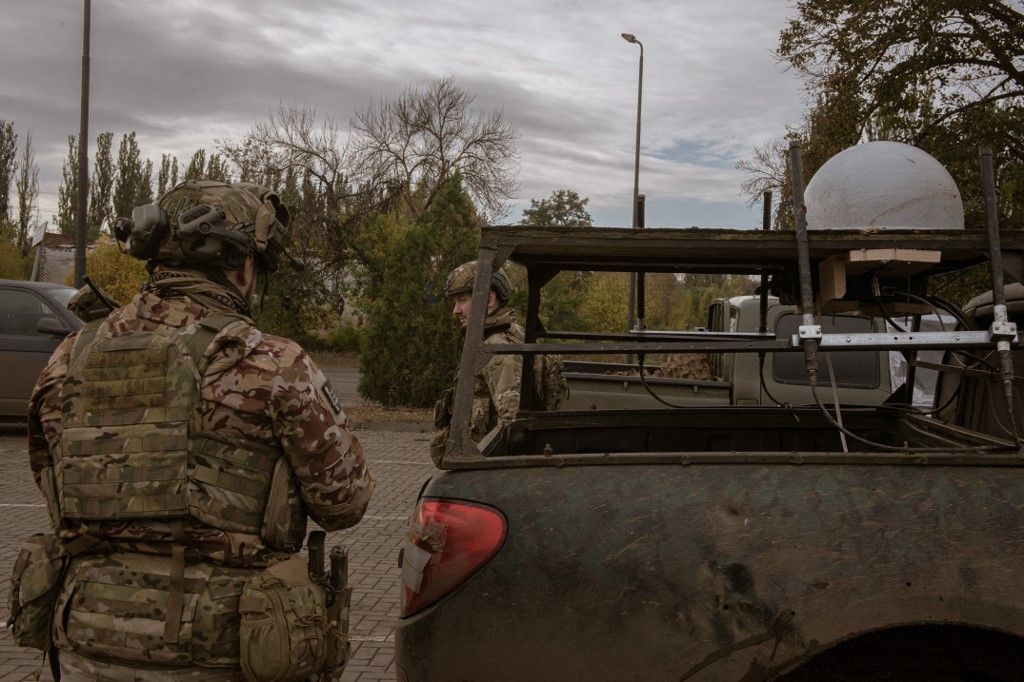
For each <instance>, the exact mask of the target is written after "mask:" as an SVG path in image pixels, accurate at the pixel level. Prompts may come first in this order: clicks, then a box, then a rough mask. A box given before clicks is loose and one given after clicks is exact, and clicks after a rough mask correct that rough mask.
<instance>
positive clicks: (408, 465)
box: [0, 425, 435, 682]
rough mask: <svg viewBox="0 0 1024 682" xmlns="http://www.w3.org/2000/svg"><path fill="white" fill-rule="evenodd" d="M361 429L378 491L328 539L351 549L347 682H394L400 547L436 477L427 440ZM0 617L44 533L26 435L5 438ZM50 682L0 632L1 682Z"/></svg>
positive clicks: (36, 659)
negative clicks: (22, 561)
mask: <svg viewBox="0 0 1024 682" xmlns="http://www.w3.org/2000/svg"><path fill="white" fill-rule="evenodd" d="M418 428H419V425H416V426H415V427H411V430H407V431H382V430H369V429H363V430H359V431H358V432H357V435H358V437H359V439H360V440H361V441H362V443H363V446H364V448H365V451H366V456H367V460H368V461H369V463H370V469H371V471H373V474H374V476H375V477H376V479H377V488H376V491H375V492H374V496H373V500H372V501H371V502H370V507H369V509H368V510H367V512H366V516H365V517H364V518H363V521H362V523H360V524H359V525H358V526H356V527H355V528H352V529H349V530H344V531H339V532H336V533H331V534H329V535H328V539H327V547H328V550H329V549H330V547H332V546H334V544H335V543H337V542H346V543H348V546H349V556H350V567H349V576H350V584H351V585H352V587H353V588H354V592H353V596H352V622H351V628H350V637H351V640H352V649H353V653H352V658H351V660H350V662H349V665H348V668H347V669H346V671H345V675H344V677H343V678H342V679H343V680H352V681H353V682H354V681H361V680H394V679H395V673H394V665H393V663H392V660H393V653H394V623H395V620H396V619H397V617H398V575H399V571H398V549H399V546H400V543H401V538H402V536H403V533H404V531H405V529H406V526H407V525H408V520H409V512H410V510H411V509H412V503H413V501H414V500H415V499H416V494H417V493H418V492H419V490H420V487H421V486H422V485H423V482H424V481H425V480H426V479H427V478H428V477H429V476H430V475H431V474H432V472H433V471H435V469H434V466H433V464H431V462H430V454H429V450H428V445H427V444H428V438H429V434H428V433H425V432H422V431H420V430H418ZM0 471H2V472H3V476H2V478H0V619H2V621H3V622H6V620H7V616H8V612H7V593H8V590H9V586H10V584H9V579H10V573H11V565H12V564H13V563H14V559H15V557H16V556H17V553H18V547H19V543H20V541H21V539H23V538H24V537H26V536H28V535H31V534H32V533H36V532H40V531H42V530H44V529H45V527H46V525H47V522H46V515H45V511H44V510H43V508H42V500H41V498H40V496H39V493H38V491H37V489H36V487H35V484H34V483H33V481H32V474H31V472H30V471H29V468H28V457H27V454H26V449H25V441H24V437H23V436H21V435H20V433H18V432H16V431H5V432H0ZM40 668H43V669H44V671H43V676H42V677H41V678H39V679H44V680H49V679H50V677H49V674H48V671H47V670H46V669H45V668H46V666H45V665H43V662H42V658H41V654H40V653H39V652H38V651H35V650H32V649H20V648H18V647H16V646H14V644H13V642H12V641H11V637H10V633H9V632H8V630H7V629H6V627H5V628H3V629H0V680H31V679H36V677H35V675H36V673H37V672H38V671H39V670H40Z"/></svg>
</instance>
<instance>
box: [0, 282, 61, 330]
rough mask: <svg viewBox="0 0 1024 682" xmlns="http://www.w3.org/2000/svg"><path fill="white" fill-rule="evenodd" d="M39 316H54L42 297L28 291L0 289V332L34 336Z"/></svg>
mask: <svg viewBox="0 0 1024 682" xmlns="http://www.w3.org/2000/svg"><path fill="white" fill-rule="evenodd" d="M41 317H56V315H55V314H54V312H53V311H52V310H50V307H49V306H48V305H46V303H45V302H44V301H43V299H41V298H39V297H38V296H36V295H35V294H33V293H31V292H28V291H18V290H17V289H0V334H13V335H16V336H35V335H37V334H38V332H37V331H36V325H38V324H39V318H41Z"/></svg>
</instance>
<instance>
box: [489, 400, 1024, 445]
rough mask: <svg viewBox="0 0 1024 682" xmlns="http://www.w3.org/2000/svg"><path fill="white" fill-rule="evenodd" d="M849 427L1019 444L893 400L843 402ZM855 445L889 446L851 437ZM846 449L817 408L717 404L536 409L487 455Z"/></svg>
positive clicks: (886, 440) (886, 437) (900, 436)
mask: <svg viewBox="0 0 1024 682" xmlns="http://www.w3.org/2000/svg"><path fill="white" fill-rule="evenodd" d="M842 417H843V423H844V425H845V426H846V428H847V429H849V430H851V431H852V432H854V433H855V434H857V435H858V436H861V437H862V438H865V439H866V440H869V441H873V442H876V443H879V444H881V445H883V446H888V447H905V446H910V447H914V448H925V449H934V450H936V451H943V450H948V449H951V448H954V449H958V448H972V447H973V448H978V449H979V450H980V449H983V448H984V449H992V448H998V447H999V446H1003V447H1012V444H1010V443H1008V442H1004V441H1001V440H998V439H995V438H991V437H989V436H985V435H982V434H979V433H976V432H973V431H968V430H966V429H960V428H956V427H953V426H949V425H947V424H943V423H941V422H938V421H936V420H934V419H930V418H928V417H924V416H920V415H915V414H911V413H908V412H907V411H905V410H901V409H896V408H887V407H864V408H851V407H847V408H843V410H842ZM847 447H848V449H849V450H850V451H853V452H869V453H870V452H886V451H888V450H887V448H884V447H883V448H877V447H872V446H870V445H867V444H864V443H861V442H858V441H857V440H855V439H853V438H847ZM730 452H732V453H783V454H784V453H797V452H799V453H801V456H802V457H806V456H808V455H810V454H812V453H837V452H838V453H841V452H843V444H842V440H841V439H840V436H839V432H838V431H837V429H836V428H835V427H834V426H832V425H831V424H829V423H828V422H827V421H826V419H825V417H824V415H823V414H822V413H821V411H820V410H819V409H817V408H811V407H805V408H793V409H785V408H777V407H735V406H733V407H710V408H700V407H692V408H682V409H665V410H648V411H645V412H644V413H643V417H642V418H640V417H638V415H637V412H635V411H631V410H616V411H601V412H593V411H579V412H557V413H536V414H535V415H534V416H530V417H525V418H521V419H519V420H517V421H516V422H514V423H513V424H511V425H510V426H508V427H506V428H505V429H504V430H503V431H502V432H500V433H499V434H498V436H497V438H495V439H494V440H493V441H492V442H491V443H490V444H489V445H488V446H487V448H486V449H485V451H484V455H485V457H487V458H493V457H515V456H525V457H530V456H565V455H595V456H604V457H605V458H607V457H609V456H610V457H613V458H614V457H622V456H627V457H628V456H629V455H636V454H639V453H648V454H652V455H662V456H667V457H673V456H676V455H677V454H679V453H730Z"/></svg>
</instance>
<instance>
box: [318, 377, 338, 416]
mask: <svg viewBox="0 0 1024 682" xmlns="http://www.w3.org/2000/svg"><path fill="white" fill-rule="evenodd" d="M320 392H321V393H322V394H323V396H324V398H325V399H326V400H327V404H328V405H330V406H331V409H332V410H333V411H334V414H336V415H337V414H341V402H340V401H339V400H338V396H336V395H335V394H334V388H333V387H332V386H331V382H330V380H329V379H324V383H323V385H321V386H320Z"/></svg>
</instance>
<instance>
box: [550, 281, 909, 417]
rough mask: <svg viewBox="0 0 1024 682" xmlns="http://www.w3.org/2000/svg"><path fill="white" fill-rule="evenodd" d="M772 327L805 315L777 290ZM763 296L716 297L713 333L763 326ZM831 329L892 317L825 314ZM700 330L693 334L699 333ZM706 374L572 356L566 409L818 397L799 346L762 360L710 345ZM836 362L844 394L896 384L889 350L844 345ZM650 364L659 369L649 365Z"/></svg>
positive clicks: (867, 328) (788, 329)
mask: <svg viewBox="0 0 1024 682" xmlns="http://www.w3.org/2000/svg"><path fill="white" fill-rule="evenodd" d="M765 303H766V311H765V312H766V321H767V326H766V328H767V329H772V330H774V333H775V334H776V335H778V336H788V335H792V334H794V333H796V329H797V327H798V325H799V321H800V316H799V315H797V314H796V308H795V307H794V306H791V305H782V304H781V303H780V302H779V299H778V298H776V297H774V296H769V297H767V298H766V301H765ZM760 307H761V301H760V297H758V296H736V297H733V298H728V299H716V300H714V301H712V302H711V305H710V306H708V314H707V321H708V324H707V327H706V328H705V329H704V331H706V332H708V333H710V334H716V333H722V332H738V333H741V334H751V335H753V334H756V332H757V331H758V329H759V325H760V319H761V315H760V312H761V311H760ZM821 323H822V326H823V329H824V330H826V331H829V332H835V333H844V332H884V331H886V330H887V327H886V322H885V319H883V318H881V317H878V316H877V313H876V314H875V316H874V317H869V316H864V315H827V316H825V317H823V318H822V320H821ZM701 333H702V332H700V331H697V332H693V333H691V334H690V335H689V338H699V336H700V334H701ZM634 336H635V337H636V338H637V339H638V340H640V339H643V338H652V339H669V338H676V337H678V336H679V335H678V334H674V335H673V334H671V333H669V332H657V331H656V332H650V331H644V332H635V333H634ZM709 356H710V357H709V358H708V362H707V363H706V364H707V365H710V367H709V369H710V375H711V376H708V377H706V378H690V377H678V378H676V377H664V376H649V377H645V378H644V379H643V380H641V379H640V376H639V371H638V369H637V366H636V365H635V364H632V365H630V364H626V363H612V362H587V361H579V360H569V361H566V362H564V363H563V365H564V371H563V375H564V376H565V379H566V384H567V385H568V388H569V392H568V395H567V397H566V400H565V402H564V404H563V409H566V410H588V409H589V410H598V409H601V410H613V409H622V410H632V409H648V408H655V407H662V406H664V403H661V402H659V399H660V400H664V401H666V402H668V403H670V404H672V405H690V406H695V407H696V406H700V405H705V406H710V405H745V406H755V405H774V404H776V403H775V401H778V402H781V403H783V404H786V403H789V404H792V405H803V404H806V403H809V402H811V392H810V388H809V387H808V386H807V377H806V374H805V373H804V367H803V363H802V361H801V358H798V357H796V356H795V355H793V354H792V353H786V354H778V355H776V354H775V353H766V354H765V357H764V362H763V367H762V363H761V361H760V358H759V356H758V355H757V354H750V353H711V354H709ZM832 361H833V365H834V366H835V367H836V368H837V376H836V384H837V387H838V389H839V390H840V392H841V396H842V399H843V402H849V403H857V404H863V405H877V404H880V403H882V402H884V401H885V399H886V398H888V397H889V396H890V395H891V394H892V391H893V381H892V375H891V368H890V362H889V358H888V354H887V353H886V352H885V351H875V352H874V353H858V352H837V353H834V354H833V356H832ZM650 369H655V370H656V369H657V368H656V367H650Z"/></svg>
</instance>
